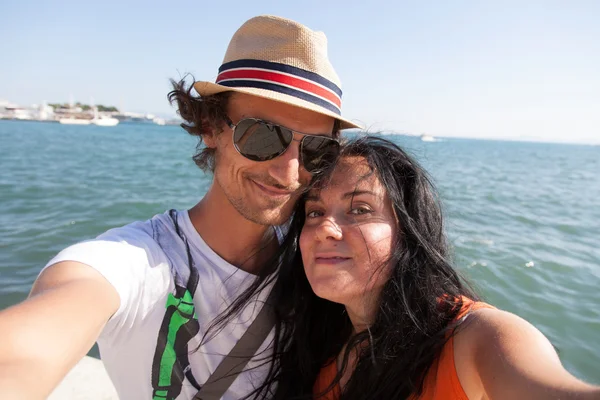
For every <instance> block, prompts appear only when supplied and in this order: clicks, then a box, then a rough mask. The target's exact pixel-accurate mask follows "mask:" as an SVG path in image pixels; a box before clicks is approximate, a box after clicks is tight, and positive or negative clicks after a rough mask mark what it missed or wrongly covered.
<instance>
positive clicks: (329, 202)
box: [300, 157, 397, 307]
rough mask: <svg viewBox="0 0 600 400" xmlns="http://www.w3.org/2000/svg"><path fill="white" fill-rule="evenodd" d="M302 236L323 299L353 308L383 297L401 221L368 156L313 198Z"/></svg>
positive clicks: (341, 168)
mask: <svg viewBox="0 0 600 400" xmlns="http://www.w3.org/2000/svg"><path fill="white" fill-rule="evenodd" d="M305 216H306V222H305V224H304V227H303V229H302V233H301V235H300V250H301V252H302V261H303V263H304V270H305V271H306V276H307V278H308V281H309V282H310V285H311V287H312V289H313V291H314V292H315V293H316V295H317V296H319V297H322V298H325V299H327V300H330V301H334V302H336V303H341V304H344V305H346V306H347V307H348V306H351V305H360V304H364V303H365V300H366V301H367V302H368V303H370V301H369V300H375V301H376V299H377V298H378V295H379V293H380V292H381V288H382V287H383V285H384V284H385V283H386V282H387V280H388V279H389V276H390V271H391V267H390V265H389V264H390V263H389V258H390V255H391V252H392V246H393V244H394V243H395V239H396V235H397V222H396V217H395V215H394V211H393V208H392V204H391V201H390V199H389V197H388V195H387V191H386V190H385V188H384V187H383V185H382V184H381V182H380V181H379V178H378V177H377V175H376V174H374V173H371V170H370V168H369V165H368V164H367V162H366V160H365V159H364V158H362V157H346V158H344V159H342V160H341V162H340V163H339V165H338V166H337V167H336V170H335V171H334V173H333V175H332V177H331V181H330V182H327V183H326V185H325V187H323V188H322V189H320V190H311V191H310V192H309V193H308V197H307V201H306V207H305Z"/></svg>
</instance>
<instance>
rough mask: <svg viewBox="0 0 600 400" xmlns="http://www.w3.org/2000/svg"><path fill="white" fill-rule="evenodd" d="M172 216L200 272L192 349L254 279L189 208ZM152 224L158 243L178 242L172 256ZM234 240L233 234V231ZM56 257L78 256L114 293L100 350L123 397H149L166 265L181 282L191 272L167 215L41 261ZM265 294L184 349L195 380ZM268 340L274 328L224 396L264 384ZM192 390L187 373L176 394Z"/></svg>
mask: <svg viewBox="0 0 600 400" xmlns="http://www.w3.org/2000/svg"><path fill="white" fill-rule="evenodd" d="M177 220H178V223H179V227H180V229H181V231H182V232H183V235H184V236H185V237H186V238H187V240H188V243H189V246H190V251H191V254H192V258H193V259H194V263H195V265H196V268H197V270H198V273H199V283H198V287H197V289H196V293H195V295H194V305H195V308H196V315H197V317H198V322H199V325H200V332H199V333H198V335H197V336H196V337H194V338H192V340H190V342H189V344H188V346H189V347H188V348H189V350H190V351H193V350H195V349H197V348H198V345H199V344H200V340H201V338H202V335H203V334H204V333H205V332H206V330H207V328H208V327H209V326H210V324H211V322H212V321H213V319H214V318H215V317H216V316H218V315H219V314H221V313H222V312H223V311H224V310H225V308H226V307H227V306H228V305H229V304H231V303H232V302H233V300H235V299H236V298H237V296H238V295H240V294H241V293H242V292H243V290H244V289H246V288H247V287H248V286H249V285H250V284H251V283H252V282H253V280H254V279H255V276H254V275H251V274H249V273H247V272H244V271H242V270H240V269H238V268H236V267H235V266H233V265H231V264H229V263H228V262H226V261H225V260H223V259H222V258H221V257H219V256H218V255H217V254H216V253H215V252H214V251H213V250H212V249H211V248H210V247H208V245H207V244H206V243H205V242H204V240H203V239H202V237H200V235H199V234H198V232H197V231H196V229H195V228H194V226H193V225H192V223H191V221H190V218H189V215H188V213H187V211H178V212H177ZM157 230H158V231H160V232H161V235H162V237H161V238H160V243H161V244H163V247H164V243H165V242H167V243H171V244H172V246H177V252H176V254H177V256H176V257H173V256H172V255H171V256H167V254H166V253H165V252H164V251H163V250H162V248H161V247H160V246H159V244H158V243H157V241H156V240H155V237H153V235H154V236H156V231H157ZM276 232H277V234H278V236H279V238H280V240H281V233H280V231H279V230H278V229H276ZM232 240H235V239H234V238H233V237H232ZM169 253H170V254H172V253H173V252H169ZM169 257H170V259H169ZM173 258H176V259H173ZM60 261H78V262H81V263H83V264H87V265H89V266H91V267H93V268H94V269H96V270H98V271H99V272H100V273H101V274H102V275H103V276H104V277H105V278H106V279H107V280H108V281H109V282H110V283H111V284H112V285H113V286H114V287H115V289H116V290H117V292H118V293H119V296H120V299H121V304H120V307H119V309H118V310H117V312H116V313H115V314H114V315H113V316H112V317H111V318H110V320H109V321H108V323H107V324H106V326H105V327H104V330H103V331H102V333H101V335H100V337H99V339H98V346H99V348H100V355H101V358H102V361H103V362H104V365H105V367H106V370H107V372H108V375H109V376H110V378H111V379H112V381H113V383H114V385H115V388H116V390H117V393H118V394H119V397H120V398H121V399H151V398H152V381H151V378H152V361H153V357H154V353H155V350H156V340H157V336H158V332H159V329H160V325H161V323H162V321H163V318H164V316H165V311H166V307H165V305H166V302H167V297H168V295H169V293H173V292H174V288H175V282H174V277H173V275H174V273H173V271H171V269H170V268H173V267H174V268H176V273H177V274H178V275H180V276H181V277H183V279H184V282H187V279H188V277H189V267H188V263H187V254H186V252H185V247H184V244H183V242H182V240H181V239H180V237H179V236H178V235H177V233H176V232H175V229H174V227H173V223H172V222H171V219H170V217H169V214H168V213H165V214H159V215H156V216H154V217H153V218H152V219H151V220H148V221H145V222H134V223H132V224H129V225H126V226H124V227H121V228H115V229H111V230H109V231H107V232H106V233H104V234H102V235H100V236H98V238H96V239H95V240H91V241H87V242H82V243H78V244H76V245H73V246H71V247H68V248H67V249H65V250H63V251H62V252H60V253H59V254H58V255H57V256H56V257H54V258H53V259H52V260H51V261H50V262H49V263H48V264H47V266H50V265H52V264H55V263H57V262H60ZM169 261H171V262H169ZM47 266H46V267H47ZM183 286H185V284H184V285H183ZM269 291H270V288H269ZM267 292H268V291H267V290H263V291H262V292H261V293H259V294H258V296H255V297H254V298H253V299H252V301H250V302H249V303H248V305H247V306H246V307H245V308H244V310H243V311H242V312H241V313H240V314H239V316H238V317H236V318H235V319H234V320H233V321H231V322H230V323H228V324H227V326H226V327H225V328H224V329H223V330H222V331H220V332H219V333H218V334H217V335H216V336H214V338H212V339H211V340H209V341H208V342H206V340H205V343H204V344H203V345H202V346H201V347H200V349H199V350H198V351H194V352H192V353H191V354H190V355H189V360H190V366H191V370H192V373H193V375H194V378H195V379H196V381H197V382H198V383H199V384H200V385H202V384H203V383H204V382H205V381H206V380H207V379H208V377H209V376H210V374H211V373H212V372H213V371H214V370H215V369H216V368H217V366H218V365H219V363H220V362H221V360H222V359H223V358H224V357H225V355H227V354H228V353H229V351H230V350H231V349H232V348H233V346H234V345H235V343H236V342H237V341H238V339H239V338H240V337H241V336H242V335H243V334H244V332H245V331H246V329H247V328H248V326H250V324H251V323H252V321H253V320H254V318H255V317H256V315H257V314H258V312H259V311H260V309H261V308H262V304H263V302H264V301H265V300H266V298H267V296H268V293H267ZM211 336H212V335H211ZM272 340H273V332H271V334H270V335H269V337H267V339H266V340H265V341H264V343H263V344H262V346H261V347H260V348H259V350H258V351H257V353H256V355H255V358H254V359H253V360H251V361H250V362H249V363H248V365H247V366H246V369H245V370H244V371H243V372H242V373H241V374H240V375H239V376H238V377H237V379H236V380H235V381H234V382H233V384H232V385H231V387H230V388H229V390H228V391H227V393H226V394H225V395H224V396H223V397H222V399H224V400H234V399H240V398H242V397H244V396H245V395H247V394H248V393H250V392H251V391H252V390H253V389H254V388H255V387H257V386H258V385H260V384H261V383H262V382H263V380H264V378H265V376H266V372H267V369H268V365H262V366H261V365H260V364H264V359H265V358H266V357H268V356H270V355H271V350H270V346H271V344H272ZM257 360H261V361H260V362H259V361H257ZM257 365H258V367H257ZM196 393H197V390H196V389H195V388H194V387H193V386H192V385H191V384H190V383H189V381H188V380H187V379H185V380H184V381H183V387H182V390H181V394H180V395H179V396H178V397H177V399H178V400H179V399H191V398H192V397H193V396H194V395H195V394H196Z"/></svg>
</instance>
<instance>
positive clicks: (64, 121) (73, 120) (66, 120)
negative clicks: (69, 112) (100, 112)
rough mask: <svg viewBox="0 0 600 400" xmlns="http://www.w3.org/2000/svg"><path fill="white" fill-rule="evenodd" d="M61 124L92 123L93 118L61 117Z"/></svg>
mask: <svg viewBox="0 0 600 400" xmlns="http://www.w3.org/2000/svg"><path fill="white" fill-rule="evenodd" d="M58 122H60V123H61V124H64V125H89V124H91V123H92V120H91V119H81V118H74V117H70V118H61V119H59V120H58Z"/></svg>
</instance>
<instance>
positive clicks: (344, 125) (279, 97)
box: [194, 81, 363, 129]
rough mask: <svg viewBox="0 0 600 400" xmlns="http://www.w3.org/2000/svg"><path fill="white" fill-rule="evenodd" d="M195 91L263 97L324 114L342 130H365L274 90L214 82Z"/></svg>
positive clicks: (198, 84) (319, 108) (195, 84)
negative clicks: (337, 122)
mask: <svg viewBox="0 0 600 400" xmlns="http://www.w3.org/2000/svg"><path fill="white" fill-rule="evenodd" d="M194 89H195V90H196V92H198V94H199V95H200V96H210V95H213V94H217V93H222V92H238V93H245V94H249V95H252V96H257V97H262V98H265V99H269V100H274V101H278V102H281V103H285V104H289V105H292V106H296V107H300V108H303V109H306V110H310V111H314V112H317V113H319V114H323V115H327V116H329V117H332V118H335V119H337V120H338V121H340V129H352V128H356V129H363V127H362V126H360V125H358V124H356V123H354V122H352V121H350V120H347V119H345V118H342V117H341V116H340V115H338V114H336V113H334V112H332V111H329V110H327V109H326V108H323V107H319V106H318V105H316V104H313V103H311V102H308V101H305V100H302V99H299V98H297V97H294V96H290V95H287V94H283V93H277V92H274V91H272V90H266V89H258V88H245V87H228V86H222V85H219V84H216V83H213V82H203V81H197V82H194Z"/></svg>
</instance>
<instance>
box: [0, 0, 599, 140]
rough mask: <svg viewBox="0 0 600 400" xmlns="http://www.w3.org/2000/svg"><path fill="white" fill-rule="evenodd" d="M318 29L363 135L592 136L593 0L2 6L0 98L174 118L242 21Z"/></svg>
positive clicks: (348, 113) (24, 1)
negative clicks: (172, 101)
mask: <svg viewBox="0 0 600 400" xmlns="http://www.w3.org/2000/svg"><path fill="white" fill-rule="evenodd" d="M261 14H273V15H279V16H283V17H286V18H291V19H294V20H296V21H298V22H301V23H303V24H305V25H307V26H308V27H310V28H311V29H314V30H320V31H324V32H325V34H326V35H327V37H328V48H329V57H330V59H331V61H332V63H333V65H334V67H335V69H336V71H337V73H338V75H339V76H340V78H341V80H342V89H343V92H344V95H343V107H342V112H343V115H344V116H345V117H347V118H350V119H352V120H355V121H357V122H359V123H361V124H363V125H364V126H366V128H367V129H368V130H369V131H371V132H379V131H386V132H396V133H408V134H417V135H418V134H428V135H432V136H455V137H472V138H489V139H516V140H539V141H559V142H575V143H580V142H581V143H595V144H600V23H599V22H598V21H600V1H595V0H590V1H578V0H573V1H563V0H561V1H553V0H544V1H537V0H527V1H513V0H504V1H494V2H493V1H474V0H473V1H466V0H465V1H462V0H456V1H442V0H440V1H427V0H424V1H420V2H416V1H410V2H408V1H392V0H388V1H371V0H369V1H364V0H362V1H354V0H346V1H323V0H321V1H261V0H254V1H238V0H230V1H227V2H216V1H212V2H207V1H168V2H166V1H161V2H159V1H147V0H146V1H143V2H142V1H119V2H117V1H113V0H105V1H102V2H86V1H81V0H79V1H76V2H75V1H72V2H71V1H54V2H46V1H28V0H20V1H11V2H9V1H8V0H1V3H0V35H1V36H0V37H1V38H2V39H1V40H0V99H3V100H8V101H10V102H12V103H17V104H20V105H30V104H33V103H36V104H40V103H42V102H43V101H46V102H49V103H54V102H68V101H69V100H70V98H71V97H73V99H74V100H75V101H80V102H83V103H89V102H90V101H91V100H93V101H94V102H95V104H103V105H115V106H116V107H118V108H120V109H123V110H125V111H136V112H150V113H155V114H159V115H164V116H169V115H175V110H174V109H173V108H171V106H170V105H169V103H168V101H167V100H166V94H167V92H168V91H169V88H170V86H169V78H175V79H179V78H181V77H182V76H184V75H185V74H186V73H191V74H192V75H193V76H194V77H195V79H197V80H209V81H214V79H215V77H216V75H217V70H218V68H219V66H220V64H221V62H222V60H223V55H224V53H225V50H226V48H227V44H228V42H229V40H230V38H231V36H232V34H233V33H234V32H235V30H236V29H237V28H238V27H239V26H240V25H241V24H242V23H243V22H244V21H245V20H247V19H249V18H251V17H253V16H256V15H261Z"/></svg>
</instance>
